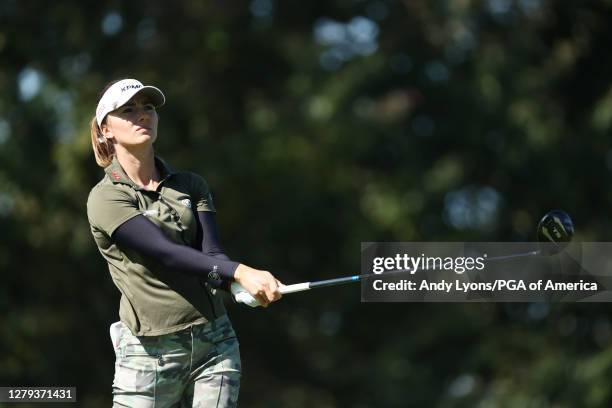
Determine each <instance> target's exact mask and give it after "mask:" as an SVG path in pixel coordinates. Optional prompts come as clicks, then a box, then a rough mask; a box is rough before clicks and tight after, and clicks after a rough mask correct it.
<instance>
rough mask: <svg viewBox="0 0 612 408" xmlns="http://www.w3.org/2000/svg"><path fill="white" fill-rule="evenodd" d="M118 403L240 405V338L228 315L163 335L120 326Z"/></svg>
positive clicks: (159, 406)
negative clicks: (136, 333)
mask: <svg viewBox="0 0 612 408" xmlns="http://www.w3.org/2000/svg"><path fill="white" fill-rule="evenodd" d="M119 328H120V331H119V340H118V343H119V344H118V345H117V348H116V349H115V352H116V355H117V359H116V362H115V379H114V381H113V407H130V408H140V407H147V408H153V407H155V408H165V407H204V408H209V407H235V406H236V405H237V402H238V390H239V388H240V352H239V349H238V340H237V339H236V334H235V333H234V329H233V328H232V324H231V323H230V321H229V319H228V318H227V316H223V317H220V318H218V319H217V320H215V321H214V322H210V323H207V324H201V325H196V326H192V327H190V328H187V329H184V330H181V331H179V332H176V333H170V334H166V335H163V336H151V337H142V336H139V337H137V336H134V335H132V333H131V332H130V330H129V329H128V328H127V327H126V326H125V325H123V324H121V325H120V326H119Z"/></svg>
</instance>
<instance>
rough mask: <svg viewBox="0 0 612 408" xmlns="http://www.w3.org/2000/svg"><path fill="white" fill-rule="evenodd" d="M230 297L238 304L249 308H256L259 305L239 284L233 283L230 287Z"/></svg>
mask: <svg viewBox="0 0 612 408" xmlns="http://www.w3.org/2000/svg"><path fill="white" fill-rule="evenodd" d="M231 291H232V295H234V299H235V300H236V302H238V303H244V304H245V305H247V306H250V307H258V306H261V304H260V303H259V302H258V301H257V299H255V298H254V297H253V296H251V294H250V293H249V292H247V291H246V289H245V288H243V287H242V286H241V285H240V284H238V283H236V282H233V283H232V286H231Z"/></svg>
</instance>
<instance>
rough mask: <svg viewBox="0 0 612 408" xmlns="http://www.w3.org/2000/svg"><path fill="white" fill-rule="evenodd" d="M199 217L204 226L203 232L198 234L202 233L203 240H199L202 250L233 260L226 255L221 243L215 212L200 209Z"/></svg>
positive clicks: (208, 253) (218, 257)
mask: <svg viewBox="0 0 612 408" xmlns="http://www.w3.org/2000/svg"><path fill="white" fill-rule="evenodd" d="M198 219H199V220H200V226H201V228H202V233H201V234H198V237H199V236H200V235H201V240H200V241H199V242H200V248H201V249H202V252H204V253H205V254H207V255H210V256H214V257H215V258H217V259H223V260H226V261H231V259H229V257H228V256H227V255H225V253H224V252H223V249H221V245H220V244H219V234H218V233H217V231H218V230H217V221H216V219H215V213H214V212H211V211H198Z"/></svg>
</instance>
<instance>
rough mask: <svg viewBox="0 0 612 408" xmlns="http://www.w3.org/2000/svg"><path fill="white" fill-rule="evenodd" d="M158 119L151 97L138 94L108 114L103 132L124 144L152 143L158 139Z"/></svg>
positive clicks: (116, 141) (105, 135) (108, 137)
mask: <svg viewBox="0 0 612 408" xmlns="http://www.w3.org/2000/svg"><path fill="white" fill-rule="evenodd" d="M157 120H158V118H157V112H156V111H155V107H154V106H153V104H152V103H151V102H150V101H149V99H148V98H147V97H146V96H145V95H142V94H136V95H134V97H133V98H132V99H130V100H129V101H128V102H127V103H126V104H125V105H123V106H122V107H120V108H119V109H116V110H114V111H112V112H110V113H109V114H108V115H107V116H106V120H105V123H102V126H101V129H102V134H103V135H104V137H106V138H107V139H114V141H115V143H118V144H121V145H124V146H137V145H143V144H152V143H153V142H155V139H157Z"/></svg>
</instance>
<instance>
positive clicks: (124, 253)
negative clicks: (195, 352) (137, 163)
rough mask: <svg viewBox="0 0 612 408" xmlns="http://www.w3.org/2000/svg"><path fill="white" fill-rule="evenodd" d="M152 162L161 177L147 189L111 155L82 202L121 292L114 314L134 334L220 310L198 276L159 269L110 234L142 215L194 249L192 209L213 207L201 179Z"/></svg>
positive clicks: (168, 328)
mask: <svg viewBox="0 0 612 408" xmlns="http://www.w3.org/2000/svg"><path fill="white" fill-rule="evenodd" d="M155 164H156V167H157V169H158V170H159V172H160V176H161V181H160V183H159V186H158V187H157V190H156V191H148V190H145V189H143V188H141V187H139V186H138V185H136V184H135V183H134V182H133V181H132V180H131V179H130V178H129V177H128V176H127V174H126V173H125V171H124V170H123V168H122V167H121V165H120V164H119V162H118V161H117V158H116V157H115V158H114V160H113V162H112V164H111V165H109V166H108V167H107V168H106V169H105V172H106V175H105V176H104V178H103V179H102V180H101V181H100V182H99V183H98V184H97V185H96V186H94V188H93V189H92V190H91V192H90V193H89V199H88V200H87V216H88V218H89V224H90V226H91V232H92V234H93V236H94V240H95V241H96V244H97V246H98V249H99V250H100V253H101V254H102V256H103V257H104V259H106V261H107V262H108V269H109V271H110V274H111V277H112V279H113V282H114V283H115V285H116V286H117V288H118V289H119V291H120V292H121V301H120V304H119V317H120V319H121V321H122V322H123V323H125V324H126V325H127V326H128V327H129V328H130V330H131V331H132V333H133V334H134V335H137V336H156V335H162V334H167V333H172V332H175V331H178V330H181V329H184V328H186V327H189V326H190V325H194V324H201V323H206V322H207V321H211V320H214V319H215V318H216V317H219V316H222V315H224V314H225V307H224V305H223V302H222V301H221V299H220V298H219V296H216V295H215V294H214V292H213V291H211V289H210V288H209V287H208V285H205V284H201V283H200V282H201V281H200V279H199V278H198V277H195V276H190V275H187V274H185V273H182V272H180V271H174V270H167V269H164V268H162V267H161V266H160V265H159V264H158V263H157V262H155V261H154V260H153V259H147V258H146V257H145V256H143V255H140V254H138V253H135V252H134V251H130V250H127V249H125V248H120V247H119V246H118V245H117V244H116V243H115V242H114V240H113V238H112V236H113V233H114V232H115V230H116V229H117V228H118V227H119V226H120V225H121V224H123V223H124V222H126V221H127V220H129V219H130V218H132V217H135V216H137V215H144V216H146V217H147V218H148V219H149V220H150V221H152V222H153V223H155V224H156V225H157V226H159V228H161V229H162V231H163V232H164V233H165V235H166V236H167V237H168V238H169V239H170V240H172V241H174V242H176V243H180V244H183V245H187V246H190V247H192V248H197V249H198V250H200V248H199V243H198V242H196V240H197V229H198V224H197V223H198V222H199V221H198V217H197V211H215V208H214V205H213V202H212V197H211V194H210V191H209V188H208V185H207V184H206V181H204V179H203V178H202V177H200V176H198V175H196V174H194V173H190V172H177V171H174V170H172V169H171V168H170V167H168V166H167V165H166V164H165V163H164V162H163V161H162V160H161V159H159V158H157V157H156V158H155Z"/></svg>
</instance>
